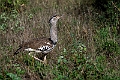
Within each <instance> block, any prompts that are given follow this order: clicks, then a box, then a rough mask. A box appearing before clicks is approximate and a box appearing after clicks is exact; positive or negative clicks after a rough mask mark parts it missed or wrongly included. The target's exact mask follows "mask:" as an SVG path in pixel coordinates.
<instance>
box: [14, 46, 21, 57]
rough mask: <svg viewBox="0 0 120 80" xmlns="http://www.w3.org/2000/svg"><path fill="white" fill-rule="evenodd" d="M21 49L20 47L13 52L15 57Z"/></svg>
mask: <svg viewBox="0 0 120 80" xmlns="http://www.w3.org/2000/svg"><path fill="white" fill-rule="evenodd" d="M21 49H22V47H19V48H18V49H17V50H16V51H15V52H14V55H17V54H18V53H19V51H20V50H21Z"/></svg>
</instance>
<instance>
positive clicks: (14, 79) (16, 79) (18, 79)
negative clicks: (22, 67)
mask: <svg viewBox="0 0 120 80" xmlns="http://www.w3.org/2000/svg"><path fill="white" fill-rule="evenodd" d="M7 76H9V77H10V78H11V79H12V80H22V79H21V78H20V77H18V76H17V75H16V74H13V73H7Z"/></svg>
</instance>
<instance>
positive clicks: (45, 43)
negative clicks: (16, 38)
mask: <svg viewBox="0 0 120 80" xmlns="http://www.w3.org/2000/svg"><path fill="white" fill-rule="evenodd" d="M54 46H55V44H53V42H52V40H51V39H50V38H37V39H32V40H30V41H28V42H24V43H23V44H21V45H20V46H19V47H20V48H19V49H21V50H26V51H35V52H42V53H48V52H49V51H51V50H52V49H53V48H54ZM17 52H18V50H17V51H16V52H15V53H17Z"/></svg>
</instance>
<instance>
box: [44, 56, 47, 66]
mask: <svg viewBox="0 0 120 80" xmlns="http://www.w3.org/2000/svg"><path fill="white" fill-rule="evenodd" d="M46 56H47V55H45V56H44V61H43V62H44V63H45V64H47V60H46Z"/></svg>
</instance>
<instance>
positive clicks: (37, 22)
mask: <svg viewBox="0 0 120 80" xmlns="http://www.w3.org/2000/svg"><path fill="white" fill-rule="evenodd" d="M17 1H19V0H17ZM20 1H21V0H20ZM96 1H97V0H96ZM94 2H95V1H94V0H91V1H90V2H88V1H87V0H86V1H83V0H76V1H74V0H69V1H67V0H64V1H59V0H49V1H47V0H44V1H43V0H34V1H28V2H20V3H17V4H16V7H12V6H11V7H12V9H9V11H6V12H1V14H0V79H5V80H6V79H8V80H16V79H17V80H28V79H31V80H96V79H97V80H99V79H100V80H110V79H115V80H119V79H120V78H119V76H120V71H119V65H120V60H119V57H120V56H119V51H120V46H119V44H118V43H119V40H120V39H119V37H120V36H119V33H118V32H119V29H118V26H119V19H118V17H119V11H117V12H116V9H114V6H113V5H111V4H112V3H111V4H109V6H107V9H108V10H106V12H107V13H108V12H110V11H109V7H110V8H111V9H112V10H113V11H114V12H116V15H115V16H114V13H109V14H107V15H109V16H110V14H112V17H111V16H110V17H109V18H106V17H105V15H106V14H105V13H104V12H102V11H98V9H97V11H96V8H95V7H94V6H93V4H94ZM21 5H22V6H21ZM115 5H117V4H115ZM14 6H15V5H14ZM18 6H19V7H18ZM105 6H106V5H105ZM2 7H4V8H5V6H2ZM1 11H2V9H1ZM8 12H9V13H8ZM55 14H58V15H63V17H62V18H61V19H60V20H59V22H58V24H57V25H58V44H57V46H56V48H55V49H54V50H53V51H52V52H51V53H49V54H48V56H47V60H48V64H47V65H44V64H42V63H40V62H39V61H36V60H34V59H33V58H31V57H30V56H28V55H27V52H21V53H20V54H18V55H17V56H13V53H14V51H15V50H16V49H17V48H18V46H19V44H21V43H23V42H26V41H29V40H30V39H32V38H39V37H49V29H50V27H49V24H48V20H49V18H50V17H51V16H53V15H55ZM113 20H114V23H115V24H113V23H112V21H113ZM116 20H117V21H116Z"/></svg>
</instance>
